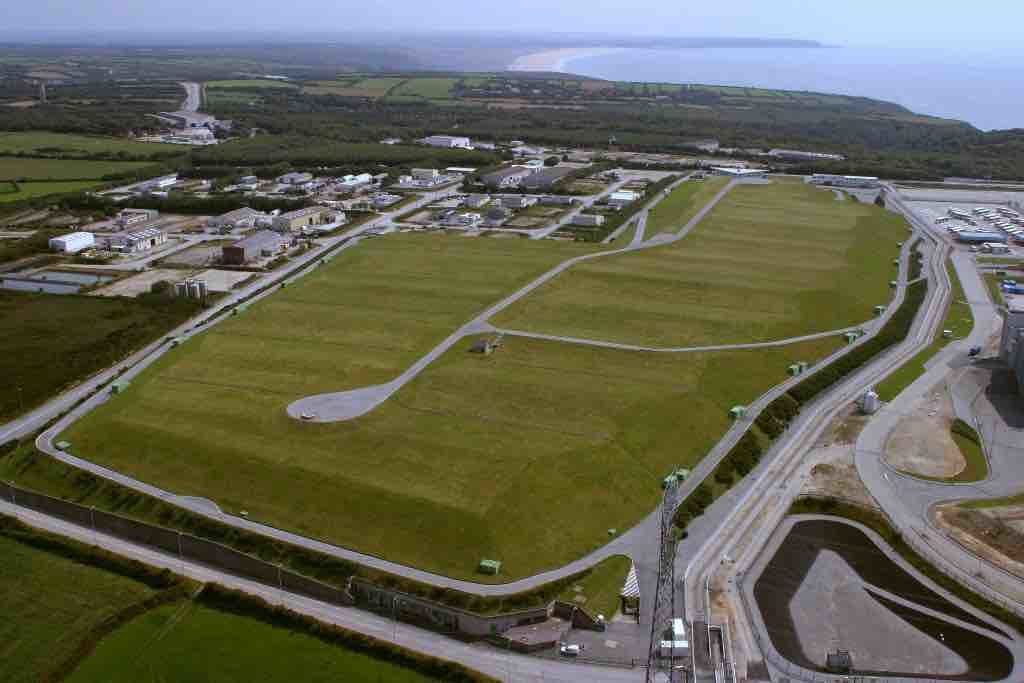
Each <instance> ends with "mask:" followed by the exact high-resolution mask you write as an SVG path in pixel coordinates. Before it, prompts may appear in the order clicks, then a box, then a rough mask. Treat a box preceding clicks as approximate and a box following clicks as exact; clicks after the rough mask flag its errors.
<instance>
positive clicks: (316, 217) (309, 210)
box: [274, 206, 344, 232]
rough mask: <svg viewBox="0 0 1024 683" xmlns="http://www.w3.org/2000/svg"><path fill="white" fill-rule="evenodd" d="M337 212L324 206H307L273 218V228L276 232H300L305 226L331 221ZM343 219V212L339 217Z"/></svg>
mask: <svg viewBox="0 0 1024 683" xmlns="http://www.w3.org/2000/svg"><path fill="white" fill-rule="evenodd" d="M335 220H338V218H337V212H336V211H334V210H333V209H329V208H327V207H326V206H307V207H306V208H305V209H298V210H297V211H289V212H288V213H283V214H281V215H280V216H277V217H275V218H274V230H277V231H278V232H302V230H303V229H305V228H310V227H314V226H317V225H327V224H329V223H333V222H334V221H335ZM340 220H344V214H342V216H341V219H340Z"/></svg>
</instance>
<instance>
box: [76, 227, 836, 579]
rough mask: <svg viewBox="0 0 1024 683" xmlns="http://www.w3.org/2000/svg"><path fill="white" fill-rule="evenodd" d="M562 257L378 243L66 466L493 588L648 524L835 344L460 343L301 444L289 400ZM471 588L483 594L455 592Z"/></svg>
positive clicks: (198, 354) (358, 375)
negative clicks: (200, 499)
mask: <svg viewBox="0 0 1024 683" xmlns="http://www.w3.org/2000/svg"><path fill="white" fill-rule="evenodd" d="M581 248H582V247H580V246H578V245H574V244H564V245H557V244H538V243H536V242H528V241H521V240H515V241H509V240H488V239H466V238H463V237H444V236H437V235H408V236H406V235H396V236H391V237H388V238H386V239H383V240H377V241H374V242H372V243H368V244H365V245H360V247H358V248H356V249H353V250H350V251H348V252H345V253H344V254H342V255H341V256H339V257H338V258H337V259H335V260H334V261H332V263H331V264H330V265H328V266H324V267H323V268H321V269H320V270H318V271H317V272H316V273H315V274H313V275H310V276H308V277H307V278H305V279H303V280H302V281H300V283H298V284H296V285H293V286H292V287H289V288H288V289H286V290H284V291H282V292H279V293H277V294H275V295H274V296H272V297H270V298H268V299H267V300H265V301H264V302H262V303H260V304H258V305H255V306H253V307H252V308H250V309H249V310H247V311H246V312H244V313H243V314H242V315H240V316H238V317H235V318H232V319H231V320H230V321H227V322H225V323H224V324H221V325H218V326H217V327H215V328H213V329H212V330H211V331H210V332H208V333H207V334H205V335H203V336H201V337H199V338H196V339H193V340H190V341H189V342H187V343H186V344H184V345H183V346H182V347H180V348H178V349H176V350H174V351H173V352H171V353H170V354H168V355H167V356H165V357H164V358H163V359H161V360H160V361H158V362H157V363H156V364H154V366H153V367H152V368H151V369H150V370H149V371H147V373H145V374H144V375H143V376H142V377H140V378H139V379H137V380H136V381H135V382H133V384H132V386H131V388H130V389H129V390H128V391H127V392H126V393H125V394H123V395H121V396H117V397H114V398H113V399H112V400H111V401H109V402H108V403H106V404H105V405H103V406H102V407H100V408H99V409H98V410H96V411H95V412H94V413H92V414H90V415H89V416H87V417H86V418H85V419H83V420H82V421H81V422H79V423H78V424H76V425H75V426H73V427H72V428H71V429H70V430H69V431H68V432H67V433H66V434H65V435H64V436H63V437H62V438H67V439H68V440H70V441H71V442H72V444H73V447H72V450H73V451H74V452H75V453H76V454H78V455H82V456H84V457H87V458H89V459H92V460H95V461H98V462H102V463H104V464H107V465H110V466H113V467H115V468H117V469H118V470H121V471H124V472H127V473H129V474H132V475H134V476H136V477H138V478H140V479H143V480H145V481H150V482H153V483H156V484H159V485H161V486H163V487H165V488H168V489H171V490H174V491H178V492H181V493H189V494H193V495H200V496H204V497H207V498H211V499H213V500H216V501H217V502H218V503H220V504H221V505H222V506H224V507H225V509H227V510H229V511H233V512H238V511H239V510H242V509H244V510H247V511H248V512H249V513H250V516H251V517H252V518H255V519H261V520H265V521H268V522H270V523H272V524H274V525H277V526H280V527H285V528H288V529H292V530H296V531H299V532H301V533H304V534H307V535H310V536H314V537H318V538H324V539H327V540H330V541H332V542H335V543H339V544H342V545H346V546H350V547H353V548H357V549H359V550H362V551H364V552H369V553H374V554H377V555H382V556H385V557H387V558H389V559H394V560H397V561H400V562H404V563H407V564H411V565H415V566H419V567H424V568H427V569H431V570H434V571H438V572H441V573H446V574H450V575H455V576H464V577H474V576H475V575H474V571H475V568H476V564H477V562H478V561H479V559H480V558H482V557H489V558H496V559H500V560H502V561H503V562H505V566H504V567H503V573H502V576H500V577H498V578H497V579H496V580H498V581H505V580H509V579H511V578H515V577H518V576H524V575H529V574H533V573H535V572H537V571H539V570H541V569H545V568H550V567H552V566H556V565H560V564H562V563H564V562H567V561H569V560H572V559H575V558H576V557H579V556H580V555H582V554H584V553H585V552H587V551H588V550H590V549H592V548H595V547H598V546H600V545H601V544H603V543H605V542H607V529H608V528H611V527H615V528H619V529H625V528H628V526H629V525H630V524H632V523H635V522H637V521H639V520H640V519H641V518H642V517H643V516H644V515H645V514H647V513H648V512H649V511H650V510H651V509H653V507H654V506H655V505H656V503H657V500H658V498H659V495H660V489H659V486H658V485H659V482H660V479H661V477H662V476H663V475H664V474H665V472H666V471H668V470H669V469H671V468H672V467H675V466H678V465H692V464H693V463H695V462H697V461H699V460H700V459H701V458H702V457H703V456H704V455H705V453H706V452H707V450H708V449H709V448H710V447H711V445H713V444H714V442H715V441H716V440H717V439H718V438H719V437H720V436H721V434H722V432H723V431H724V430H725V429H726V428H727V427H728V424H729V422H728V417H727V411H728V408H729V407H730V406H731V405H733V404H735V403H742V402H746V401H749V400H751V399H752V398H754V397H755V396H757V395H759V394H760V393H762V392H763V391H765V390H766V389H767V388H768V387H770V386H771V385H772V384H775V383H776V382H778V381H780V380H781V379H783V378H784V377H785V367H786V365H788V364H789V363H791V362H793V361H795V360H813V359H815V358H819V357H821V356H822V355H824V354H825V353H827V352H829V351H831V350H833V349H834V348H836V345H837V344H838V343H839V341H838V340H836V339H829V340H823V341H819V342H813V343H808V344H804V345H798V346H794V347H785V348H779V349H771V350H763V351H745V352H733V353H721V354H684V355H675V354H641V353H630V352H622V351H613V350H608V349H599V348H592V347H581V346H570V345H564V344H559V343H552V342H539V341H532V340H527V339H512V338H507V339H506V340H505V345H504V347H503V348H502V349H500V350H499V351H498V352H497V353H496V354H494V355H493V356H488V357H482V356H479V355H476V354H470V353H468V349H469V346H470V344H471V341H472V340H469V339H467V340H463V342H462V343H460V344H459V345H457V346H456V347H455V348H454V349H453V350H452V351H450V352H449V353H448V354H446V355H445V356H444V357H442V358H441V359H440V360H439V361H437V362H436V363H435V364H434V365H432V366H431V367H430V368H428V370H427V371H426V372H425V373H424V374H422V375H421V376H420V377H419V378H417V380H415V381H414V382H413V383H412V384H410V385H408V386H407V387H405V388H404V389H403V390H402V391H400V392H399V393H398V394H397V395H396V396H394V397H393V398H392V399H391V400H389V401H387V402H386V403H385V404H383V405H382V406H381V407H380V408H378V409H377V410H375V411H373V412H372V413H370V414H369V415H367V416H365V417H363V418H360V419H358V420H355V421H352V422H347V423H336V424H305V423H300V422H297V421H295V420H292V419H291V418H289V417H288V416H287V415H286V413H285V407H286V406H287V405H288V404H289V403H290V402H292V401H294V400H295V399H297V398H300V397H302V396H306V395H310V394H314V393H321V392H327V391H338V390H343V389H351V388H356V387H361V386H365V385H370V384H377V383H380V382H384V381H387V380H390V379H393V378H394V377H395V376H397V375H398V374H399V372H400V371H401V370H404V369H405V368H406V367H407V366H408V365H409V363H411V362H412V361H413V360H414V359H416V358H418V357H419V356H420V355H422V354H423V353H425V352H426V351H427V350H428V349H429V348H431V347H432V346H433V345H434V344H436V343H437V342H438V341H440V340H441V339H443V338H444V337H445V336H447V335H448V334H449V333H450V332H451V331H452V330H453V329H455V328H456V327H457V326H458V325H460V324H462V323H463V322H465V321H466V320H468V319H469V318H471V317H472V315H473V314H475V313H476V312H477V311H479V310H481V309H482V308H484V307H485V306H486V305H488V304H490V303H492V302H493V301H495V300H497V299H499V298H501V297H502V296H503V295H504V294H507V293H509V292H511V291H513V290H514V289H515V288H516V286H518V285H519V284H522V283H524V282H526V281H528V280H530V279H532V277H534V276H535V275H536V274H537V273H539V272H542V271H543V270H546V269H547V268H548V267H549V266H550V265H551V264H552V263H553V262H554V261H560V260H562V259H564V258H565V257H566V256H567V255H571V254H575V253H580V249H581ZM476 578H480V579H481V580H484V579H483V577H476Z"/></svg>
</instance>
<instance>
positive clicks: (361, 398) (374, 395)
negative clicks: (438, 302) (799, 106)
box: [287, 178, 736, 422]
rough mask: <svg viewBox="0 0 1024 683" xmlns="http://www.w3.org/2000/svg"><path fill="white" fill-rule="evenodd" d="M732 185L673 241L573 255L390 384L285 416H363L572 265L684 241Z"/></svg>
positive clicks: (301, 404) (306, 401)
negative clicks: (449, 351)
mask: <svg viewBox="0 0 1024 683" xmlns="http://www.w3.org/2000/svg"><path fill="white" fill-rule="evenodd" d="M685 180H686V178H682V179H680V180H679V181H677V182H676V183H675V184H673V185H672V186H671V187H670V188H668V190H667V191H666V192H664V193H659V195H658V196H657V197H655V198H653V199H652V200H651V201H650V202H649V203H648V204H647V205H646V206H645V207H644V208H643V209H642V210H643V211H647V210H649V209H650V208H651V207H652V206H654V205H655V204H657V203H658V202H659V201H661V199H663V198H664V197H665V196H666V195H667V194H668V192H670V191H671V190H673V189H675V187H677V186H678V185H679V184H681V183H682V182H684V181H685ZM735 185H736V183H735V181H734V182H730V183H729V184H728V185H726V186H725V187H724V188H722V190H721V191H720V192H719V193H718V194H717V195H715V197H714V198H713V199H712V200H711V201H709V202H708V203H707V204H706V205H705V206H704V207H703V208H702V209H701V210H700V211H699V212H698V213H697V215H696V216H694V217H693V218H692V219H691V220H690V221H689V222H688V223H687V224H686V225H685V226H683V228H682V229H681V230H680V231H679V232H678V233H676V234H675V235H674V236H673V237H672V238H670V239H667V240H660V241H657V242H645V243H641V244H639V245H636V246H633V245H629V246H626V247H624V248H622V249H613V250H611V251H603V252H599V253H594V254H585V255H583V256H576V257H574V258H571V259H568V260H566V261H563V262H562V263H560V264H558V265H557V266H555V267H554V268H552V269H551V270H549V271H548V272H546V273H544V274H543V275H541V276H540V277H538V278H537V279H535V280H533V281H532V282H530V283H529V284H527V285H525V286H524V287H522V288H520V289H519V290H517V291H515V292H513V293H512V294H510V295H509V296H507V297H505V298H504V299H502V300H501V301H499V302H497V303H496V304H493V305H492V306H490V307H489V308H487V309H486V310H484V311H482V312H481V313H479V314H478V315H477V316H476V317H474V318H473V319H472V320H470V321H469V322H467V323H465V324H464V325H462V327H460V328H458V329H457V330H455V331H454V332H452V333H451V334H450V335H448V337H446V338H445V339H444V340H443V341H442V342H441V343H440V344H438V345H437V346H435V347H434V348H433V349H431V350H430V351H428V352H427V353H426V354H425V355H424V356H422V357H420V358H419V359H418V360H417V361H416V362H415V363H413V364H412V365H411V366H409V367H408V368H407V369H406V370H405V371H404V372H402V374H400V375H399V376H398V377H396V378H395V379H393V380H391V381H390V382H386V383H384V384H377V385H374V386H369V387H360V388H359V389H350V390H348V391H339V392H329V393H324V394H317V395H315V396H306V397H303V398H300V399H298V400H297V401H294V402H292V403H291V404H289V405H288V407H287V411H288V415H290V416H291V417H292V418H294V419H297V420H304V421H307V422H344V421H347V420H354V419H356V418H358V417H362V416H363V415H366V414H367V413H369V412H370V411H372V410H374V409H375V408H376V407H377V406H379V405H381V404H382V403H384V402H385V401H387V400H388V399H389V398H391V397H392V396H394V395H395V394H396V393H397V392H398V391H399V390H400V389H401V388H402V387H404V386H405V385H406V384H408V383H409V382H411V381H413V380H414V379H416V377H418V376H419V374H420V373H422V372H423V371H424V370H426V369H427V367H429V366H430V365H431V363H433V362H434V361H435V360H437V359H438V358H440V357H441V356H443V355H444V354H445V353H446V352H447V351H448V350H449V349H451V348H452V347H453V346H455V344H457V343H458V342H459V341H460V340H462V339H464V338H465V337H467V336H470V335H475V334H483V333H487V332H492V331H494V329H495V328H494V327H493V326H492V325H491V324H490V319H491V318H493V317H494V316H495V315H497V314H498V313H500V312H501V311H504V310H505V309H506V308H508V307H509V306H511V305H512V304H514V303H516V302H517V301H519V300H520V299H522V298H523V297H525V296H527V295H528V294H530V293H531V292H533V291H534V290H535V289H537V288H538V287H541V286H542V285H545V284H547V283H548V282H550V281H551V280H553V279H554V278H556V277H558V276H559V275H561V274H562V273H564V272H565V271H567V270H569V269H570V268H572V267H573V266H575V265H577V264H579V263H583V262H585V261H592V260H594V259H600V258H607V257H609V256H615V255H618V254H625V253H629V252H632V251H639V250H641V249H650V248H652V247H658V246H662V245H664V244H668V243H670V242H676V241H679V240H681V239H683V238H684V237H686V235H688V234H689V233H690V231H691V230H693V228H694V227H696V225H697V224H698V223H700V221H701V220H703V219H704V217H705V216H707V214H708V213H709V212H710V211H711V210H712V209H714V208H715V206H716V205H717V204H718V202H719V201H721V200H722V198H723V197H725V195H726V194H728V193H729V191H730V190H731V189H732V188H733V187H734V186H735Z"/></svg>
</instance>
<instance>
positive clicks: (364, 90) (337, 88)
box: [303, 78, 406, 98]
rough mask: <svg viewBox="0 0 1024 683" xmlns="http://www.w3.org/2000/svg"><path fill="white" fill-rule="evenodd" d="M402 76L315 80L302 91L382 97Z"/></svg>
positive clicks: (320, 93)
mask: <svg viewBox="0 0 1024 683" xmlns="http://www.w3.org/2000/svg"><path fill="white" fill-rule="evenodd" d="M405 80H406V79H404V78H364V79H361V80H356V81H353V80H352V79H349V80H339V81H316V82H315V83H313V84H312V85H307V86H306V87H305V88H303V92H306V93H309V94H311V95H337V96H339V97H370V98H376V97H384V96H385V95H387V94H388V91H390V90H391V89H392V88H394V87H395V86H397V85H399V84H401V83H403V82H404V81H405Z"/></svg>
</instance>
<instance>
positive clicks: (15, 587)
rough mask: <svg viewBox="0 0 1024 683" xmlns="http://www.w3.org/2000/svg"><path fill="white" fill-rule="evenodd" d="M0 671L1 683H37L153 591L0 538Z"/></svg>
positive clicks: (98, 570) (112, 575)
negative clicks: (0, 614) (104, 625)
mask: <svg viewBox="0 0 1024 683" xmlns="http://www.w3.org/2000/svg"><path fill="white" fill-rule="evenodd" d="M0 557H2V558H3V561H2V562H0V604H2V605H3V606H4V612H3V614H4V618H3V619H0V669H2V670H3V674H2V676H0V678H3V680H4V681H5V683H36V682H37V681H41V680H46V675H47V674H49V673H50V672H51V671H53V670H54V669H55V668H56V667H57V666H59V665H60V664H62V663H63V662H64V661H65V660H67V659H68V657H69V656H70V655H71V653H73V652H74V651H75V649H76V648H77V647H78V646H79V644H80V643H82V641H83V640H86V638H87V637H88V636H89V634H90V632H91V631H92V630H93V629H94V628H96V627H97V626H98V625H99V624H100V623H101V622H102V621H103V620H104V619H106V618H108V617H110V616H111V615H113V614H115V613H117V612H119V611H120V610H122V609H124V608H126V607H128V606H129V605H133V604H135V603H138V602H141V601H142V600H144V599H146V598H147V597H149V596H151V595H153V594H154V592H155V591H154V590H153V589H151V588H148V587H147V586H146V585H144V584H142V583H140V582H137V581H134V580H132V579H129V578H125V577H122V576H119V575H118V574H113V573H110V572H107V571H104V570H101V569H96V568H93V567H90V566H86V565H83V564H78V563H77V562H72V561H71V560H67V559H64V558H63V557H61V556H59V555H55V554H52V553H49V552H46V551H44V550H37V549H36V548H34V547H32V546H29V545H26V544H24V543H22V542H20V541H17V540H14V539H11V538H8V537H7V536H0Z"/></svg>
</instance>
